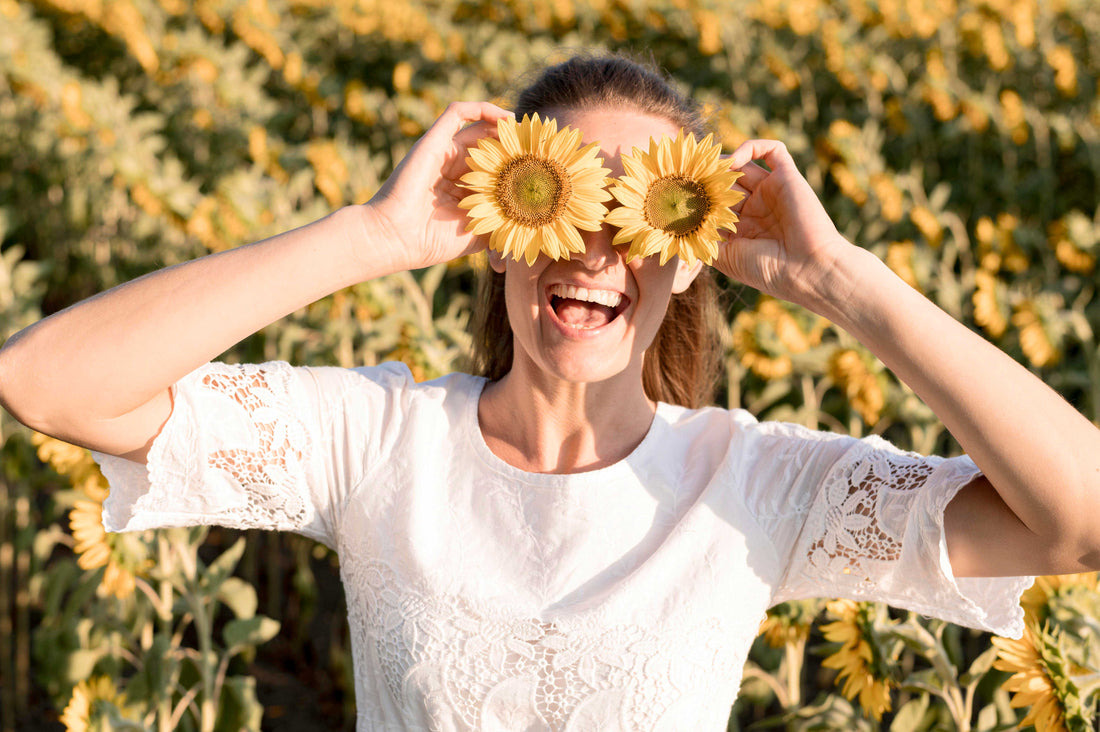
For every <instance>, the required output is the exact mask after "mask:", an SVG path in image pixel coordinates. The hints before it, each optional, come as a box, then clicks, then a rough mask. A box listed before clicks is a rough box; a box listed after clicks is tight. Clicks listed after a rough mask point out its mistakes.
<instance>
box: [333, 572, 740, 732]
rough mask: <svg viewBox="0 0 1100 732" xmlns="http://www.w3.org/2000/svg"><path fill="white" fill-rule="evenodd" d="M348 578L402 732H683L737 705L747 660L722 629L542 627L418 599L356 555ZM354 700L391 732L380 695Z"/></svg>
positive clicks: (355, 620)
mask: <svg viewBox="0 0 1100 732" xmlns="http://www.w3.org/2000/svg"><path fill="white" fill-rule="evenodd" d="M342 571H343V572H344V575H345V577H344V580H345V581H344V584H345V587H346V588H347V593H348V619H349V621H350V623H351V629H352V635H353V642H354V643H355V644H356V645H359V646H361V647H363V648H369V649H370V651H369V653H367V654H362V653H356V658H357V659H359V658H361V657H363V656H364V655H366V656H369V657H373V658H375V659H376V660H377V663H378V666H379V671H380V677H381V680H382V682H383V683H382V685H384V687H385V692H384V694H385V695H386V696H387V697H388V699H389V700H390V701H391V702H392V703H393V704H394V705H396V706H397V707H398V708H400V709H401V710H402V718H403V719H404V723H405V725H406V726H405V727H402V728H403V729H415V730H420V729H424V730H427V729H454V730H501V731H502V732H503V730H531V731H532V732H535V731H542V730H563V731H570V730H591V731H593V732H594V731H595V730H601V731H613V730H661V729H669V730H671V729H679V727H677V726H674V725H676V722H675V721H674V720H676V719H678V720H679V723H681V724H682V722H683V719H684V717H682V716H680V715H681V714H682V713H683V709H682V706H683V705H684V704H686V703H692V704H694V703H697V702H698V699H700V698H704V699H709V700H710V702H711V704H713V699H714V698H715V697H716V695H717V696H718V698H722V697H726V698H730V699H732V696H733V694H734V693H735V691H736V684H737V681H738V679H739V677H740V670H741V669H740V666H741V663H742V659H743V657H744V653H746V652H747V648H745V649H741V648H740V646H741V645H743V644H742V643H739V642H737V641H735V639H734V638H733V637H732V636H731V633H730V629H729V628H728V627H727V625H726V624H725V623H724V622H723V621H722V620H721V619H719V618H712V619H709V620H706V621H703V622H702V623H699V624H697V625H695V626H694V627H676V626H675V624H672V627H665V628H662V629H660V631H659V632H658V631H657V630H656V629H652V628H645V627H642V626H640V625H634V624H619V625H613V626H610V627H609V626H608V625H606V624H605V623H602V622H599V621H598V620H597V619H594V618H590V619H584V618H583V617H578V616H577V615H571V616H569V617H568V618H566V619H563V620H551V621H544V620H539V619H535V618H524V617H513V616H508V615H500V614H491V613H490V612H487V611H484V610H481V609H478V608H475V607H474V605H473V604H472V603H471V602H469V601H468V600H467V599H465V598H462V597H446V596H444V597H428V596H425V595H422V594H419V593H417V592H414V591H413V590H412V589H411V588H410V587H408V586H407V584H406V583H403V582H402V581H401V580H400V579H399V578H398V577H397V574H396V572H395V571H394V570H393V569H392V568H391V567H389V566H388V565H387V564H385V563H383V562H379V561H369V560H362V559H360V558H359V557H358V556H356V555H355V554H352V555H351V557H350V559H349V560H347V561H345V562H344V564H343V570H342ZM505 604H506V603H505ZM357 678H361V675H360V674H357ZM358 696H359V698H360V699H361V708H360V718H361V719H364V720H370V721H371V724H376V725H377V727H378V728H383V727H384V725H385V721H384V719H383V717H382V716H381V715H382V712H381V710H380V709H373V710H372V709H371V707H373V706H374V705H373V704H371V701H372V700H373V698H376V695H372V694H370V693H368V692H366V690H362V691H361V693H360V694H359V695H358ZM444 699H445V700H446V704H445V705H441V701H442V700H444ZM673 709H675V710H676V712H675V713H674V714H672V715H670V716H669V717H666V716H665V715H666V713H668V712H669V711H670V710H673ZM411 720H416V723H415V724H412V725H410V721H411ZM662 720H664V725H665V726H662ZM670 720H671V721H670ZM375 728H376V727H375V726H370V725H368V727H367V729H375Z"/></svg>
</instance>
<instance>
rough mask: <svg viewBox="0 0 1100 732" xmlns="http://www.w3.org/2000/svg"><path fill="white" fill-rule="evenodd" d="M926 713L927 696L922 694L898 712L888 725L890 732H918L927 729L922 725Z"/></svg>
mask: <svg viewBox="0 0 1100 732" xmlns="http://www.w3.org/2000/svg"><path fill="white" fill-rule="evenodd" d="M927 711H928V696H927V695H924V694H922V695H920V696H918V697H917V698H916V699H913V700H911V701H909V702H907V703H906V704H905V705H904V706H902V708H901V709H899V710H898V713H897V714H896V715H895V716H894V721H893V723H892V724H891V725H890V732H918V731H919V730H923V729H927V727H926V726H925V724H924V715H925V713H926V712H927Z"/></svg>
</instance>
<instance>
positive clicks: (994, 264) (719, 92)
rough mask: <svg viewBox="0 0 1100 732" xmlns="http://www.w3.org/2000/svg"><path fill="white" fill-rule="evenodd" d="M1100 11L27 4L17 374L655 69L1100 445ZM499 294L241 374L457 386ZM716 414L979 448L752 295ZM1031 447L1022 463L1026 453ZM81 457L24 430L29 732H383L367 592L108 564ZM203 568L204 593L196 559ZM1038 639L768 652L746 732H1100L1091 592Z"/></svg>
mask: <svg viewBox="0 0 1100 732" xmlns="http://www.w3.org/2000/svg"><path fill="white" fill-rule="evenodd" d="M1098 49H1100V4H1097V3H1095V2H1094V1H1093V0H1050V1H1048V2H1040V0H852V1H851V2H840V1H835V2H831V1H828V0H759V1H755V2H737V1H736V0H652V1H650V2H643V1H641V0H195V1H194V2H186V1H185V0H34V1H30V0H26V1H25V0H0V339H3V338H7V337H8V336H10V335H11V334H13V333H15V332H16V331H17V330H19V329H20V328H22V327H24V326H26V325H28V324H30V323H33V322H34V321H36V320H37V319H39V318H41V317H43V316H44V315H48V314H50V313H52V312H55V311H57V310H58V309H60V308H63V307H65V306H66V305H69V304H71V303H73V302H75V301H77V300H79V299H81V298H84V297H87V296H89V295H92V294H93V293H95V292H98V291H101V290H103V289H106V288H108V287H111V286H113V285H115V284H118V283H120V282H123V281H126V280H129V279H131V278H133V277H136V276H138V275H140V274H142V273H144V272H148V271H150V270H152V269H155V268H159V267H162V266H165V265H169V264H172V263H175V262H180V261H183V260H186V259H189V258H192V257H196V256H200V255H202V254H205V253H208V252H216V251H220V250H223V249H226V248H230V247H234V246H237V245H240V244H243V243H246V242H249V241H254V240H256V239H260V238H263V237H265V236H267V235H270V234H274V233H276V232H279V231H283V230H285V229H288V228H292V227H295V226H298V225H301V224H304V223H306V222H308V221H311V220H313V219H316V218H318V217H320V216H322V215H324V214H326V213H328V212H329V211H331V210H333V209H334V208H336V207H339V206H341V205H345V204H350V203H360V202H364V201H366V200H367V199H369V198H370V196H371V195H372V194H373V193H374V191H375V190H376V189H377V188H378V186H379V184H380V182H381V181H383V180H384V179H385V177H386V176H387V175H388V174H389V172H390V171H391V170H392V169H393V167H394V165H395V164H396V163H397V162H398V161H400V159H401V158H402V156H403V155H404V154H405V153H406V152H407V150H408V149H409V147H410V146H411V145H412V143H413V142H414V141H415V140H416V139H417V137H418V136H419V135H420V134H421V133H422V132H423V131H424V130H425V129H426V128H427V127H428V126H429V125H430V124H431V122H432V121H433V120H434V118H435V117H436V116H437V115H438V114H439V113H440V112H441V111H442V109H443V108H444V107H445V106H446V105H447V103H448V102H450V101H452V100H459V99H462V100H473V99H488V100H492V101H496V102H498V103H500V104H502V105H505V106H508V105H510V103H511V98H512V95H513V94H514V93H515V92H517V91H518V90H519V88H521V87H522V86H523V81H524V79H525V77H526V76H527V75H529V74H530V73H531V72H532V71H535V70H537V69H538V68H540V67H542V66H544V65H545V64H547V63H551V62H554V61H557V60H561V59H563V58H565V57H567V56H569V55H570V54H571V53H573V52H576V51H581V50H625V51H630V52H639V53H644V54H645V55H646V56H647V57H648V56H651V57H652V59H653V60H654V61H655V62H656V63H657V64H659V65H660V66H662V67H663V68H664V69H666V70H667V71H668V72H669V73H670V74H671V75H672V76H673V77H674V78H675V80H676V83H677V84H678V85H679V86H680V87H681V88H682V89H683V90H685V91H686V92H688V93H690V94H691V95H692V96H694V97H695V98H696V99H697V100H699V101H700V102H701V103H702V104H703V105H704V106H705V109H706V112H707V115H708V117H709V118H710V121H711V124H712V126H713V128H714V130H715V132H716V134H717V137H718V139H719V140H720V141H721V142H722V144H723V146H724V147H725V148H726V149H727V151H729V150H732V149H733V147H735V146H736V145H737V144H739V143H740V142H741V141H743V140H745V139H747V138H750V137H771V138H778V139H780V140H783V141H784V142H785V143H786V144H787V146H788V147H789V148H790V150H791V151H792V153H793V154H794V156H795V158H796V160H797V161H798V163H799V165H800V166H801V168H802V170H803V171H804V172H805V173H806V175H807V177H808V179H809V180H810V182H811V183H812V184H813V186H814V187H815V188H816V190H817V191H818V193H819V194H820V195H821V197H822V198H823V200H824V201H825V204H826V207H827V209H828V210H829V211H830V212H831V213H832V215H833V216H834V219H835V220H836V221H837V222H838V224H839V227H840V229H841V231H842V232H843V233H844V234H845V235H846V236H848V237H849V238H850V239H851V240H853V241H855V242H857V243H859V244H860V245H862V246H864V247H866V248H868V249H870V250H871V251H873V252H874V253H875V254H877V255H878V256H880V257H881V258H882V259H883V260H885V261H886V262H887V263H888V264H889V266H890V267H891V268H892V269H894V270H895V271H896V272H897V273H898V274H899V275H901V276H902V277H903V278H904V279H905V280H906V281H908V282H909V283H910V284H912V285H913V286H914V287H916V288H918V289H919V290H921V291H922V292H924V293H925V294H926V295H927V296H928V297H930V298H931V299H932V300H934V301H935V302H936V303H938V304H939V305H940V306H941V307H943V308H944V309H945V310H947V311H948V312H949V313H951V314H952V315H954V316H955V317H957V318H959V319H960V320H962V321H963V322H965V323H966V324H968V325H969V326H970V327H971V328H973V329H975V330H976V331H979V332H980V333H982V334H983V335H984V336H985V337H986V338H988V339H989V340H991V341H993V342H994V343H996V344H997V345H998V346H999V347H1000V348H1002V349H1004V350H1005V351H1007V352H1008V353H1009V354H1011V355H1012V356H1013V357H1014V358H1016V359H1017V360H1019V361H1020V362H1022V363H1024V364H1025V365H1027V366H1028V367H1029V368H1031V369H1033V370H1034V371H1035V372H1037V373H1038V374H1039V375H1040V376H1041V377H1042V378H1043V379H1044V380H1045V381H1046V382H1047V383H1049V384H1050V385H1052V386H1053V387H1054V388H1055V389H1057V390H1058V391H1060V392H1061V393H1062V394H1063V395H1064V396H1065V397H1066V398H1067V399H1069V400H1070V401H1071V402H1072V403H1073V404H1074V405H1075V406H1076V407H1077V408H1078V409H1080V410H1081V411H1082V412H1084V413H1085V414H1086V415H1087V416H1088V417H1089V418H1090V419H1092V420H1093V421H1097V420H1098V419H1100V351H1098V344H1097V335H1096V330H1097V328H1098V327H1100V299H1098V298H1097V294H1096V288H1097V276H1096V260H1097V256H1098V255H1100V243H1098V241H1100V219H1098V215H1100V209H1098V202H1100V198H1098V195H1097V193H1098V176H1100V87H1098V85H1100V57H1098V54H1100V51H1098ZM483 266H484V264H483V263H482V262H481V261H480V260H479V259H477V258H476V257H475V258H470V259H468V260H462V261H457V262H453V263H451V264H449V265H439V266H436V267H433V268H430V269H427V270H422V271H417V272H412V273H404V274H400V275H394V276H392V277H389V278H386V279H383V280H379V281H374V282H369V283H363V284H360V285H357V286H355V287H352V288H349V289H347V290H343V291H340V292H337V293H335V294H334V295H332V296H330V297H327V298H325V299H324V300H322V301H320V302H317V303H315V304H314V305H311V306H310V307H308V308H305V309H303V310H301V311H299V312H296V313H294V314H293V315H291V316H290V317H288V318H286V319H284V320H282V321H280V322H278V323H276V324H274V325H272V326H270V327H268V328H265V329H264V330H262V331H261V332H259V333H257V334H256V335H254V336H253V337H251V338H249V339H247V340H246V341H244V342H242V343H241V344H239V345H238V346H237V347H235V348H234V349H232V350H231V351H230V352H228V353H226V354H224V356H223V358H224V359H226V360H229V361H261V360H269V359H287V360H289V361H291V362H293V363H297V364H311V365H340V366H354V365H364V364H374V363H378V362H380V361H384V360H394V359H396V360H401V361H404V362H406V363H408V364H409V366H410V367H411V368H412V370H413V373H414V374H415V375H416V376H417V377H418V378H430V377H433V376H436V375H439V374H441V373H445V372H447V371H449V370H452V369H454V368H459V367H460V366H461V360H462V357H463V355H464V353H465V352H466V348H467V345H468V337H467V335H466V333H465V325H466V322H467V319H468V308H469V304H470V296H471V292H472V288H473V284H472V283H473V279H474V276H475V274H476V272H477V270H478V268H479V267H483ZM726 305H727V310H728V318H727V331H726V361H725V368H726V373H727V378H726V380H725V385H724V388H723V389H722V394H721V399H720V403H721V404H723V405H728V406H731V407H743V408H745V409H748V410H749V411H751V412H753V413H754V414H756V415H757V416H758V417H760V418H762V419H782V420H788V421H795V422H799V423H802V424H806V425H809V426H811V427H815V428H819V429H825V430H835V431H841V432H846V433H850V434H854V435H857V436H858V435H866V434H872V433H873V434H881V435H884V436H885V437H887V438H888V439H890V440H892V441H893V442H895V443H896V444H898V445H899V446H901V447H903V448H906V449H911V450H916V451H919V452H923V453H931V452H936V453H940V454H955V453H957V452H958V447H957V445H956V444H955V443H954V442H953V441H952V439H951V437H950V436H949V435H948V434H947V433H946V432H945V431H944V429H943V427H942V425H941V424H940V423H939V422H938V421H937V420H936V418H935V417H934V416H933V415H932V414H931V412H930V411H929V410H928V409H927V408H926V407H925V406H924V405H923V404H921V403H920V402H919V401H918V400H917V399H916V397H915V396H914V395H913V394H912V392H910V391H909V390H908V389H907V388H906V387H905V386H903V385H902V384H900V383H899V382H898V381H897V380H896V379H895V378H894V377H893V375H891V374H890V373H888V372H887V371H886V370H885V369H884V368H883V366H882V365H881V364H880V363H879V362H878V361H876V360H875V359H874V358H873V357H872V356H871V355H870V354H869V353H867V352H866V351H865V350H864V349H863V348H862V347H861V346H860V345H859V344H858V343H857V342H855V341H854V340H853V339H852V338H851V337H849V336H848V335H846V334H845V333H843V332H841V331H840V330H838V329H837V328H835V327H833V326H832V325H831V324H830V323H828V322H825V321H823V320H821V319H818V318H816V317H815V316H813V315H811V314H809V313H807V312H805V311H802V310H799V309H798V308H795V307H793V306H790V305H787V304H785V303H782V302H778V301H775V300H770V299H766V298H762V297H759V296H758V295H757V293H756V292H754V291H751V290H748V289H746V288H743V287H741V286H739V285H738V284H737V283H726ZM1027 427H1028V426H1027V425H1021V426H1020V428H1021V429H1027ZM105 495H106V484H105V482H104V481H103V479H102V476H101V475H99V473H98V471H97V470H96V469H95V467H94V464H92V463H91V461H90V457H89V456H88V455H87V453H86V452H84V451H83V450H79V449H76V448H72V447H70V446H67V445H64V444H62V443H58V442H56V441H53V440H49V439H46V438H43V437H41V436H36V435H32V434H31V433H29V432H28V431H27V430H25V429H24V428H22V427H20V426H19V425H18V424H16V423H15V422H14V421H13V420H12V419H11V418H10V417H8V416H7V415H6V414H0V732H9V731H11V730H64V729H68V730H107V729H118V730H131V729H133V730H138V729H140V730H170V729H183V730H203V731H204V732H205V731H207V730H215V729H217V730H259V729H262V730H306V731H309V730H352V729H353V728H354V705H353V698H352V684H351V674H352V670H351V665H350V663H351V662H350V653H349V647H348V638H347V630H346V627H345V620H344V606H343V593H342V589H341V587H340V582H339V569H338V563H337V560H336V557H335V556H334V555H333V554H332V553H331V552H329V551H328V550H327V549H325V548H324V547H322V546H319V545H316V544H314V543H312V542H310V541H308V540H306V539H302V538H300V537H294V536H289V535H276V534H260V533H255V534H248V535H242V534H240V533H238V532H232V531H226V530H221V529H210V530H207V529H196V530H192V531H164V532H147V533H145V534H130V535H111V536H108V535H105V534H104V533H103V531H102V526H101V524H100V523H99V520H100V515H99V511H100V505H101V502H102V500H103V498H104V497H105ZM196 557H197V559H196ZM1025 606H1026V609H1027V613H1028V614H1027V617H1028V623H1029V632H1028V635H1026V636H1025V638H1024V639H1023V640H1022V641H1020V642H1009V641H1003V640H994V639H991V638H990V637H989V636H987V635H983V634H980V633H977V632H975V631H970V630H966V629H962V628H958V627H955V626H951V625H948V624H944V623H940V622H938V621H930V620H927V619H923V618H917V617H915V616H912V615H910V614H908V613H902V612H898V611H896V610H891V609H888V608H885V607H882V606H876V605H869V604H855V603H845V602H831V603H826V601H824V600H823V601H820V602H809V603H799V604H791V605H785V606H781V607H779V608H777V609H776V610H775V611H773V612H772V613H770V614H769V618H768V620H767V621H766V622H765V624H764V625H763V626H762V634H761V637H760V638H759V639H758V641H757V643H756V646H755V647H754V651H753V654H752V657H751V660H750V661H749V664H748V666H747V668H746V681H745V684H744V686H743V690H742V692H743V693H742V696H741V698H740V700H739V701H738V702H737V704H736V705H735V707H734V708H733V710H732V711H731V718H730V725H729V728H730V729H731V730H740V729H750V728H751V729H764V728H780V729H787V730H803V729H805V730H810V729H824V730H829V729H843V730H852V729H858V730H874V729H889V730H893V731H895V732H917V731H919V730H1006V729H1020V728H1023V727H1024V726H1025V725H1030V724H1032V723H1034V724H1035V725H1036V727H1037V728H1038V729H1039V730H1041V731H1042V730H1062V729H1067V730H1092V729H1094V728H1095V722H1094V721H1093V720H1094V713H1095V707H1096V694H1095V692H1096V688H1097V684H1098V683H1100V673H1098V672H1100V641H1098V630H1100V625H1098V622H1100V621H1098V620H1097V618H1098V617H1100V594H1098V592H1097V580H1096V575H1095V574H1090V575H1080V576H1072V577H1063V578H1044V579H1041V580H1040V581H1039V582H1037V584H1036V586H1035V587H1034V588H1032V590H1031V591H1029V593H1028V595H1027V596H1026V598H1025Z"/></svg>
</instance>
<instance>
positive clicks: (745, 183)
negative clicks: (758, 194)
mask: <svg viewBox="0 0 1100 732" xmlns="http://www.w3.org/2000/svg"><path fill="white" fill-rule="evenodd" d="M730 167H731V168H732V167H733V166H732V165H731V166H730ZM738 170H740V171H741V172H742V173H744V175H742V176H741V177H740V178H738V179H737V184H736V185H735V186H734V187H735V188H740V189H741V190H742V191H744V192H745V193H751V192H752V191H754V190H755V189H756V186H758V185H760V183H761V182H762V181H763V180H764V179H765V178H767V177H768V171H767V170H766V169H764V168H763V167H761V166H759V165H757V164H756V163H754V162H753V161H751V160H750V161H749V162H748V163H746V164H744V165H742V166H741V167H740V168H739V169H738Z"/></svg>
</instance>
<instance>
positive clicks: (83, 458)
mask: <svg viewBox="0 0 1100 732" xmlns="http://www.w3.org/2000/svg"><path fill="white" fill-rule="evenodd" d="M32 442H33V443H34V444H35V445H36V446H37V447H38V457H39V458H40V459H41V460H42V461H44V462H46V463H49V465H50V466H51V467H53V469H54V470H56V471H57V472H58V473H59V474H61V475H64V476H65V477H66V478H68V479H69V483H70V484H71V485H72V487H73V488H75V489H76V490H77V491H79V492H80V493H81V494H82V495H81V496H80V497H79V498H77V499H76V500H75V501H73V507H72V509H71V510H70V511H69V528H70V529H71V530H72V533H73V551H75V552H76V553H77V555H78V558H77V565H78V566H79V567H80V568H81V569H83V570H86V571H90V570H94V569H99V568H100V567H104V570H103V579H102V581H101V582H100V586H99V590H100V591H101V592H104V593H107V594H111V595H114V596H115V597H118V598H125V597H129V596H130V595H131V594H133V592H134V587H135V583H136V576H137V575H138V574H142V573H144V572H145V570H146V569H147V568H148V566H149V559H148V546H147V545H146V544H145V543H144V542H143V541H142V540H141V538H140V534H134V533H127V534H108V533H107V531H106V529H104V528H103V501H105V500H106V499H107V496H108V494H109V493H110V489H109V487H108V485H107V480H106V478H104V477H103V474H102V473H101V472H100V471H99V468H98V467H97V466H96V464H95V461H94V460H93V459H92V456H91V455H90V454H89V453H88V451H87V450H85V449H84V448H81V447H77V446H75V445H70V444H68V443H66V442H62V441H61V440H56V439H54V438H52V437H47V436H46V435H41V434H36V435H35V436H34V437H33V438H32Z"/></svg>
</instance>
